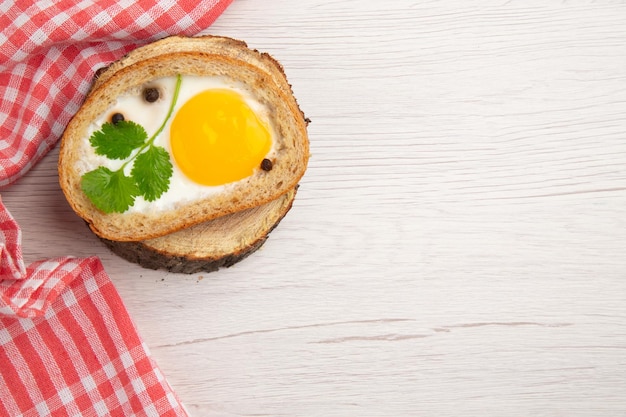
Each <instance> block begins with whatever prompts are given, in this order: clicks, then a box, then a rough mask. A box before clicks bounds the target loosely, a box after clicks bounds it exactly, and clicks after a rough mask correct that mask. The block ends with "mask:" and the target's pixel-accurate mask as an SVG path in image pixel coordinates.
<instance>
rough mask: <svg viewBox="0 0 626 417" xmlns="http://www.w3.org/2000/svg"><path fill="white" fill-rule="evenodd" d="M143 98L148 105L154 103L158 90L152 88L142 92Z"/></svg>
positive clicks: (157, 96) (157, 97)
mask: <svg viewBox="0 0 626 417" xmlns="http://www.w3.org/2000/svg"><path fill="white" fill-rule="evenodd" d="M143 98H144V100H146V101H147V102H148V103H154V102H155V101H157V100H158V99H159V90H158V89H156V88H153V87H150V88H146V89H145V90H143Z"/></svg>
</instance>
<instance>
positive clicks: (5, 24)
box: [0, 0, 232, 416]
mask: <svg viewBox="0 0 626 417" xmlns="http://www.w3.org/2000/svg"><path fill="white" fill-rule="evenodd" d="M231 1H232V0H177V1H176V0H120V1H113V0H91V1H89V0H83V1H67V0H57V1H48V0H46V1H27V0H16V1H2V2H0V187H6V186H8V185H9V184H12V183H13V182H14V181H15V180H17V179H18V178H20V177H21V176H22V175H24V173H25V172H27V171H28V169H30V168H31V167H32V166H33V165H35V164H36V163H37V161H39V160H40V159H41V158H42V157H43V156H44V155H45V154H46V152H47V151H48V150H50V149H51V148H52V147H53V146H54V145H55V144H56V142H57V141H58V139H59V138H60V136H61V134H62V133H63V130H64V128H65V126H66V124H67V123H68V122H69V120H70V118H71V117H72V115H73V114H74V113H75V112H76V110H77V109H78V107H79V106H80V104H81V103H82V101H83V99H84V96H85V94H86V93H87V91H88V90H89V87H90V84H91V80H92V78H93V74H94V72H95V71H96V70H97V69H98V68H99V67H102V66H104V65H107V64H108V63H110V62H112V61H114V60H116V59H118V58H120V57H121V56H122V55H123V54H125V53H127V52H128V51H130V50H132V49H133V48H135V47H137V46H139V45H141V44H144V43H147V42H149V41H152V40H156V39H159V38H162V37H165V36H168V35H172V34H183V35H194V34H196V33H198V32H199V31H201V30H204V29H206V28H207V27H208V26H209V25H210V24H211V23H212V22H213V21H214V20H215V19H216V18H217V17H218V16H219V14H220V13H221V12H222V11H223V10H224V9H225V8H226V7H227V6H228V4H229V3H230V2H231ZM15 186H19V185H15ZM131 415H132V416H186V415H187V413H186V411H185V409H184V407H183V406H182V404H181V402H180V401H179V399H178V397H177V396H176V394H175V393H174V391H173V390H172V388H171V387H170V385H169V384H168V382H167V381H166V379H165V377H164V376H163V374H162V373H161V372H160V370H159V368H158V366H157V364H156V363H155V362H154V360H153V359H152V357H151V355H150V352H149V350H148V348H147V347H146V345H145V343H144V342H143V341H142V339H141V337H140V336H139V334H138V332H137V329H136V327H135V325H134V324H133V321H132V319H131V318H130V317H129V315H128V311H127V310H126V308H125V306H124V303H123V301H122V299H121V298H120V296H119V294H118V293H117V291H116V289H115V287H114V285H113V283H112V282H111V280H110V279H109V277H108V276H107V274H106V273H105V271H104V269H103V267H102V264H101V263H100V260H99V259H98V258H96V257H89V258H71V257H65V258H59V259H49V260H42V261H38V262H35V263H33V264H31V265H28V266H26V265H25V264H24V260H23V258H22V249H21V233H20V228H19V225H18V224H17V223H16V222H15V220H14V219H13V217H12V216H11V214H10V213H9V211H8V210H7V209H6V207H5V206H4V205H3V204H2V201H1V198H0V416H131Z"/></svg>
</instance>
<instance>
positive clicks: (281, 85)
mask: <svg viewBox="0 0 626 417" xmlns="http://www.w3.org/2000/svg"><path fill="white" fill-rule="evenodd" d="M178 74H183V75H197V76H207V77H213V76H215V77H225V78H228V79H231V80H234V81H235V82H237V83H238V84H240V85H243V86H245V88H246V89H247V91H248V92H249V93H250V94H252V95H253V96H254V98H255V99H256V100H257V101H258V102H260V103H262V104H263V105H264V106H266V108H268V109H269V112H270V119H271V123H272V125H273V126H274V129H275V132H276V133H277V135H276V136H275V137H274V139H273V140H274V149H275V157H273V159H272V161H271V162H272V168H271V170H269V171H266V170H263V169H261V168H259V169H258V170H257V171H256V172H255V174H253V175H252V176H250V177H247V178H244V179H243V180H240V181H237V182H235V183H232V184H230V185H229V186H228V187H226V189H225V190H224V192H222V193H220V194H219V195H213V196H208V197H203V198H200V199H198V200H195V201H191V202H182V203H180V204H178V205H177V206H176V208H175V209H168V210H148V211H145V212H141V211H127V212H124V213H105V212H103V211H101V210H99V209H97V208H96V207H95V206H94V204H93V203H92V202H91V201H90V200H89V199H88V198H87V196H86V194H85V193H84V192H83V191H82V189H81V177H82V175H83V174H84V170H83V171H81V168H80V166H81V164H80V161H81V159H83V158H85V152H84V149H85V147H86V146H85V143H87V144H88V136H89V134H88V132H89V129H90V125H91V124H92V123H93V121H94V120H96V119H97V118H98V117H100V116H101V115H102V114H104V113H106V112H107V111H108V109H109V108H111V106H112V105H113V103H115V101H116V99H117V97H119V96H120V95H122V94H124V93H125V92H127V91H130V90H133V89H137V88H141V86H143V85H146V84H147V83H150V82H152V81H153V80H155V79H158V78H162V77H168V76H174V75H178ZM306 128H307V119H306V118H305V117H304V114H303V113H302V111H301V110H300V108H299V107H298V104H297V102H296V99H295V98H294V96H293V93H292V90H291V86H290V85H289V83H288V82H287V79H286V77H285V74H284V72H283V69H282V67H281V65H280V64H278V63H277V62H276V61H275V60H274V59H273V58H271V57H270V56H269V55H268V54H265V53H260V52H258V51H256V50H252V49H250V48H248V47H247V45H246V44H245V43H243V42H241V41H237V40H233V39H229V38H223V37H213V36H205V37H199V38H186V37H177V36H175V37H170V38H166V39H163V40H161V41H157V42H154V43H152V44H149V45H146V46H144V47H141V48H138V49H135V50H134V51H132V52H130V53H129V54H128V55H127V56H126V57H124V58H123V59H121V60H120V61H118V62H116V63H113V64H112V65H111V66H110V67H109V68H107V69H106V70H104V71H103V72H101V73H100V74H99V77H98V78H97V79H96V80H95V82H94V85H93V87H92V90H91V91H90V93H89V95H88V96H87V98H86V100H85V102H84V103H83V105H82V106H81V108H80V109H79V111H78V112H77V114H76V115H75V116H74V118H73V119H72V120H71V122H70V123H69V125H68V126H67V128H66V131H65V133H64V135H63V137H62V140H61V149H60V155H59V181H60V185H61V188H62V190H63V192H64V194H65V196H66V198H67V200H68V202H69V203H70V205H71V207H72V208H73V209H74V211H75V212H76V213H77V214H78V215H79V216H81V217H82V218H83V219H84V220H85V221H86V222H87V223H88V225H89V227H90V228H91V230H92V231H93V232H94V233H95V234H97V235H98V236H99V237H101V238H103V239H105V240H108V241H116V242H124V241H127V242H139V241H146V240H148V239H155V238H158V237H161V236H165V235H169V234H171V233H174V232H177V231H180V230H182V229H186V228H189V227H191V226H194V225H198V224H201V223H205V222H208V221H210V220H213V219H216V218H219V217H222V216H226V215H231V214H233V213H238V212H241V211H243V210H247V209H251V208H255V207H259V206H262V205H264V204H267V203H270V202H272V201H274V200H276V199H277V198H279V197H281V196H283V195H284V194H285V193H287V192H289V191H292V190H294V188H295V187H296V185H297V184H298V182H299V180H300V179H301V177H302V175H303V174H304V172H305V170H306V167H307V162H308V158H309V142H308V136H307V130H306ZM87 146H88V145H87Z"/></svg>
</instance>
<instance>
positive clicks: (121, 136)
mask: <svg viewBox="0 0 626 417" xmlns="http://www.w3.org/2000/svg"><path fill="white" fill-rule="evenodd" d="M146 139H148V134H147V133H146V130H145V129H144V128H143V126H141V125H139V124H137V123H135V122H132V121H130V120H122V121H120V122H117V123H116V124H113V123H105V124H103V125H102V128H100V130H98V131H96V132H94V133H93V134H92V135H91V137H90V138H89V143H91V146H93V147H94V148H95V150H96V153H97V154H98V155H104V156H106V157H107V158H109V159H125V158H128V157H129V156H130V154H131V153H132V151H133V149H136V148H138V147H140V146H141V145H143V144H144V142H145V141H146Z"/></svg>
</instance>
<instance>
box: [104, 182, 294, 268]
mask: <svg viewBox="0 0 626 417" xmlns="http://www.w3.org/2000/svg"><path fill="white" fill-rule="evenodd" d="M296 190H297V187H296V188H294V189H292V190H291V191H288V192H287V193H285V194H283V195H282V196H280V197H279V198H277V199H276V200H273V201H271V202H269V203H266V204H263V205H261V206H258V207H254V208H251V209H247V210H244V211H241V212H237V213H233V214H229V215H226V216H222V217H219V218H217V219H214V220H210V221H207V222H204V223H200V224H198V225H195V226H192V227H189V228H187V229H183V230H179V231H178V232H174V233H171V234H169V235H165V236H161V237H158V238H154V239H148V240H143V241H139V242H119V241H112V240H108V239H104V238H100V239H101V240H102V241H103V242H104V243H105V244H106V245H107V247H109V249H111V251H113V253H115V254H116V255H118V256H120V257H122V258H124V259H126V260H128V261H130V262H134V263H137V264H139V265H141V266H143V267H145V268H149V269H166V270H168V271H170V272H176V273H183V274H193V273H197V272H212V271H217V270H218V269H219V268H223V267H230V266H232V265H234V264H235V263H237V262H239V261H241V260H242V259H244V258H246V257H247V256H248V255H250V254H252V253H253V252H254V251H256V250H257V249H259V248H260V247H261V246H262V245H263V243H265V241H266V240H267V238H268V236H269V233H270V232H271V231H272V230H274V228H275V227H276V226H277V225H278V223H279V222H280V221H281V220H282V219H283V217H284V216H285V215H286V214H287V212H288V211H289V210H290V209H291V206H292V203H293V200H294V198H295V195H296Z"/></svg>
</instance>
